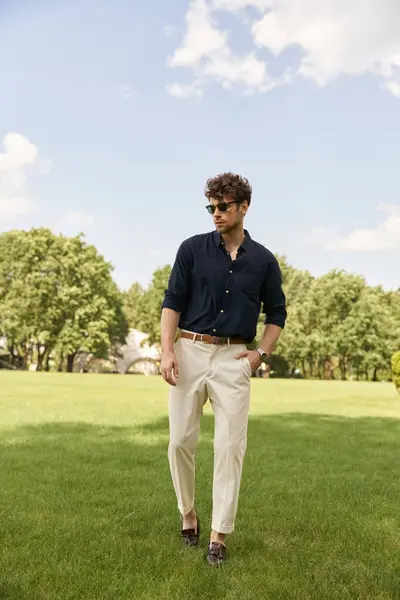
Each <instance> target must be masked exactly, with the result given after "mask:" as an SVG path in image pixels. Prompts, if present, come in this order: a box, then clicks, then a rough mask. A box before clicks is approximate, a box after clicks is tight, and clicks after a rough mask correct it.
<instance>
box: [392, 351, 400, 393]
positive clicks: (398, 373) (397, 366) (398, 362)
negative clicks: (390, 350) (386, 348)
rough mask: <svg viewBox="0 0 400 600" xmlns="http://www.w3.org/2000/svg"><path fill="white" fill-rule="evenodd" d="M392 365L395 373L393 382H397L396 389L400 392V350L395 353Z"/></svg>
mask: <svg viewBox="0 0 400 600" xmlns="http://www.w3.org/2000/svg"><path fill="white" fill-rule="evenodd" d="M391 366H392V373H393V383H394V384H395V386H396V389H397V390H398V392H399V393H400V351H398V352H395V353H394V354H393V356H392V361H391Z"/></svg>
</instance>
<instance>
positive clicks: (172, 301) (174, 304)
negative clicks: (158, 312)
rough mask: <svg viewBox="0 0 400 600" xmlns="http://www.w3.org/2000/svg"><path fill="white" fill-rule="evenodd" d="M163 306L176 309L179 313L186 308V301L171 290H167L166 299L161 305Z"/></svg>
mask: <svg viewBox="0 0 400 600" xmlns="http://www.w3.org/2000/svg"><path fill="white" fill-rule="evenodd" d="M161 308H169V309H171V310H174V311H175V312H177V313H182V312H183V311H184V310H185V306H184V303H183V302H182V298H180V297H179V296H177V295H175V294H172V293H171V292H169V291H167V292H165V296H164V300H163V303H162V305H161Z"/></svg>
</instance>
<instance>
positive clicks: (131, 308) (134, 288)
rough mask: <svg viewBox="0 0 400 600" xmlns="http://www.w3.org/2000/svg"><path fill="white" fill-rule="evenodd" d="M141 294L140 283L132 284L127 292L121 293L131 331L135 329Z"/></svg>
mask: <svg viewBox="0 0 400 600" xmlns="http://www.w3.org/2000/svg"><path fill="white" fill-rule="evenodd" d="M143 293H144V290H143V288H142V286H141V285H140V283H133V284H132V285H131V287H130V288H129V290H128V291H126V292H124V293H123V301H124V311H125V315H126V318H127V320H128V324H129V327H130V328H131V329H136V328H137V325H138V309H139V300H140V298H141V296H142V295H143Z"/></svg>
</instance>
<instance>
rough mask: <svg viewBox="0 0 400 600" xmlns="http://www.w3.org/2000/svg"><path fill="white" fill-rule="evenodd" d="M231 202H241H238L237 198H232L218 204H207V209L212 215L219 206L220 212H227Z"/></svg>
mask: <svg viewBox="0 0 400 600" xmlns="http://www.w3.org/2000/svg"><path fill="white" fill-rule="evenodd" d="M230 204H240V202H238V201H237V200H231V201H230V202H218V204H207V206H206V209H207V211H208V212H209V213H210V215H213V214H214V213H215V211H216V209H217V208H218V210H219V211H220V212H226V211H227V210H228V206H229V205H230Z"/></svg>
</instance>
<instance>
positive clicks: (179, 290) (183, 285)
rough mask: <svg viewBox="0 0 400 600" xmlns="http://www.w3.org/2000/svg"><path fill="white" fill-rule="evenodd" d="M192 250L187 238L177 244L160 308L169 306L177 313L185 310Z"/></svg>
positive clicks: (188, 293)
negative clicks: (177, 247)
mask: <svg viewBox="0 0 400 600" xmlns="http://www.w3.org/2000/svg"><path fill="white" fill-rule="evenodd" d="M191 271H192V252H191V246H190V242H189V240H185V241H184V242H182V244H181V245H180V246H179V249H178V252H177V254H176V258H175V262H174V265H173V267H172V271H171V275H170V277H169V281H168V288H167V289H166V290H165V294H164V300H163V303H162V308H170V309H171V310H174V311H175V312H178V313H183V312H185V310H186V308H187V305H188V301H189V295H190V280H191Z"/></svg>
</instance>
